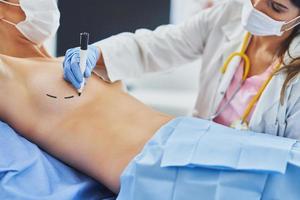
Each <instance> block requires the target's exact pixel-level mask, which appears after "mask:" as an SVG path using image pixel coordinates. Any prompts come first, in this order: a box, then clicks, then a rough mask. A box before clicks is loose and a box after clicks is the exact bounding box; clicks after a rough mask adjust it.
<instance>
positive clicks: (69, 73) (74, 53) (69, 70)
mask: <svg viewBox="0 0 300 200" xmlns="http://www.w3.org/2000/svg"><path fill="white" fill-rule="evenodd" d="M99 57H100V50H99V49H98V48H97V47H96V46H93V45H90V46H89V47H88V52H87V61H86V70H85V72H84V75H83V74H82V73H81V70H80V48H79V47H77V48H72V49H69V50H67V52H66V55H65V60H64V62H63V68H64V79H65V80H66V81H68V82H70V83H71V84H72V85H73V86H74V87H75V88H76V89H79V88H80V85H81V83H82V82H83V77H85V78H89V77H90V76H91V75H92V71H93V69H94V68H95V66H96V64H97V61H98V59H99Z"/></svg>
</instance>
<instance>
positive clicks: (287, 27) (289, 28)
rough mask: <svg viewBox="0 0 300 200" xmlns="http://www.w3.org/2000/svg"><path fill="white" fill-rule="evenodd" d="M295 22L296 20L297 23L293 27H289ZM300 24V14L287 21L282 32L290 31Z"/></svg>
mask: <svg viewBox="0 0 300 200" xmlns="http://www.w3.org/2000/svg"><path fill="white" fill-rule="evenodd" d="M294 22H296V23H295V24H294V25H292V26H291V27H289V24H291V23H294ZM299 24H300V16H298V17H296V18H295V19H292V20H291V21H289V22H287V23H285V24H284V25H283V26H282V32H285V31H289V30H291V29H293V28H295V27H296V26H298V25H299Z"/></svg>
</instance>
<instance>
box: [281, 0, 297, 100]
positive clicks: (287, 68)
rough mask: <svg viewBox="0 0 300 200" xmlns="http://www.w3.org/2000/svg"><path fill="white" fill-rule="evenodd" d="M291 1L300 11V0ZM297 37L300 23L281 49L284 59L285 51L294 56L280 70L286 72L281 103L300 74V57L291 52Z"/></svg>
mask: <svg viewBox="0 0 300 200" xmlns="http://www.w3.org/2000/svg"><path fill="white" fill-rule="evenodd" d="M290 1H291V2H292V3H293V4H294V5H295V6H297V7H298V8H299V13H300V0H290ZM296 37H300V25H298V26H296V27H295V28H294V30H293V32H292V34H291V35H290V37H289V38H288V39H287V40H286V41H285V42H284V43H283V45H282V48H281V50H280V55H281V59H282V61H283V57H284V55H285V53H287V54H288V56H289V57H290V58H292V61H291V62H290V63H283V65H284V66H283V67H282V68H281V69H280V70H279V72H283V73H285V74H286V79H285V81H284V83H283V87H282V89H281V96H280V102H281V104H284V99H285V93H286V90H287V88H288V86H289V84H290V82H291V81H292V80H293V79H295V78H296V77H297V76H298V75H299V74H300V57H293V56H292V55H291V53H290V45H291V43H292V41H293V40H294V39H295V38H296Z"/></svg>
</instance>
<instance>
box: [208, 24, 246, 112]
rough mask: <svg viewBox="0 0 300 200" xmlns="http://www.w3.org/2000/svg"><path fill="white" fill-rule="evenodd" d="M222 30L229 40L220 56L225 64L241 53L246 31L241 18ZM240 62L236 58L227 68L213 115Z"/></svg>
mask: <svg viewBox="0 0 300 200" xmlns="http://www.w3.org/2000/svg"><path fill="white" fill-rule="evenodd" d="M237 27H238V28H237ZM221 30H222V32H223V33H224V35H225V36H226V37H225V38H226V39H227V41H225V43H224V45H223V47H222V49H221V51H220V54H219V56H220V59H221V63H222V64H223V63H225V61H226V60H227V59H228V57H229V56H230V54H232V53H233V52H239V51H240V49H241V46H242V42H243V38H244V36H245V34H246V31H245V30H244V29H243V28H242V26H241V23H240V19H239V18H236V19H234V20H233V21H231V22H229V23H228V24H226V25H224V26H223V27H222V28H221ZM240 60H241V59H240V58H238V57H235V58H234V59H233V60H232V62H230V64H229V66H228V67H227V70H226V73H225V74H224V75H223V76H222V79H221V82H220V85H219V87H218V90H217V93H216V97H215V98H214V104H213V105H214V106H213V113H215V112H216V111H217V108H218V105H219V104H220V103H221V101H222V99H223V98H224V94H225V93H226V91H227V89H228V87H229V85H230V83H231V80H232V77H233V75H234V73H235V71H236V68H237V67H238V66H239V63H240ZM221 67H222V66H220V68H221Z"/></svg>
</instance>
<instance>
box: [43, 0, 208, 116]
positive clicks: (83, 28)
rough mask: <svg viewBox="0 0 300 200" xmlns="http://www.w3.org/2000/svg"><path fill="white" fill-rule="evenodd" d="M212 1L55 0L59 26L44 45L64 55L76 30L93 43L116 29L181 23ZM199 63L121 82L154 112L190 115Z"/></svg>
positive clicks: (76, 35) (75, 39)
mask: <svg viewBox="0 0 300 200" xmlns="http://www.w3.org/2000/svg"><path fill="white" fill-rule="evenodd" d="M212 4H213V2H212V0H122V1H121V0H109V1H107V0H106V1H105V0H58V5H59V9H60V11H61V21H60V22H61V26H60V28H59V30H58V33H57V35H56V36H55V37H53V38H51V39H50V40H49V41H47V48H48V49H49V51H50V53H51V54H52V55H53V56H63V55H64V54H65V51H66V50H67V49H68V48H72V47H76V46H78V45H79V34H80V32H89V33H90V40H91V43H93V42H96V41H99V40H102V39H105V38H107V37H109V36H112V35H114V34H118V33H120V32H125V31H126V32H134V31H135V30H136V29H138V28H148V29H151V30H153V29H155V28H156V27H158V26H160V25H164V24H170V23H172V24H178V23H182V22H183V21H184V20H186V19H188V18H190V17H192V16H193V15H194V14H195V13H197V12H201V11H202V10H203V9H206V8H207V7H210V6H212ZM200 66H201V57H199V59H198V60H196V61H195V62H193V63H188V64H187V65H185V66H178V69H176V70H175V71H172V72H164V73H155V74H147V75H145V76H143V77H141V78H139V79H131V80H125V84H126V86H127V88H128V91H129V93H130V94H132V95H133V96H135V97H136V98H137V99H139V100H141V101H142V102H144V103H145V104H147V105H149V106H151V107H153V108H155V109H157V110H160V111H163V112H165V113H169V114H172V115H175V116H180V115H190V114H191V113H192V108H193V106H194V103H195V101H196V95H197V85H198V81H197V80H198V73H199V68H200Z"/></svg>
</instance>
